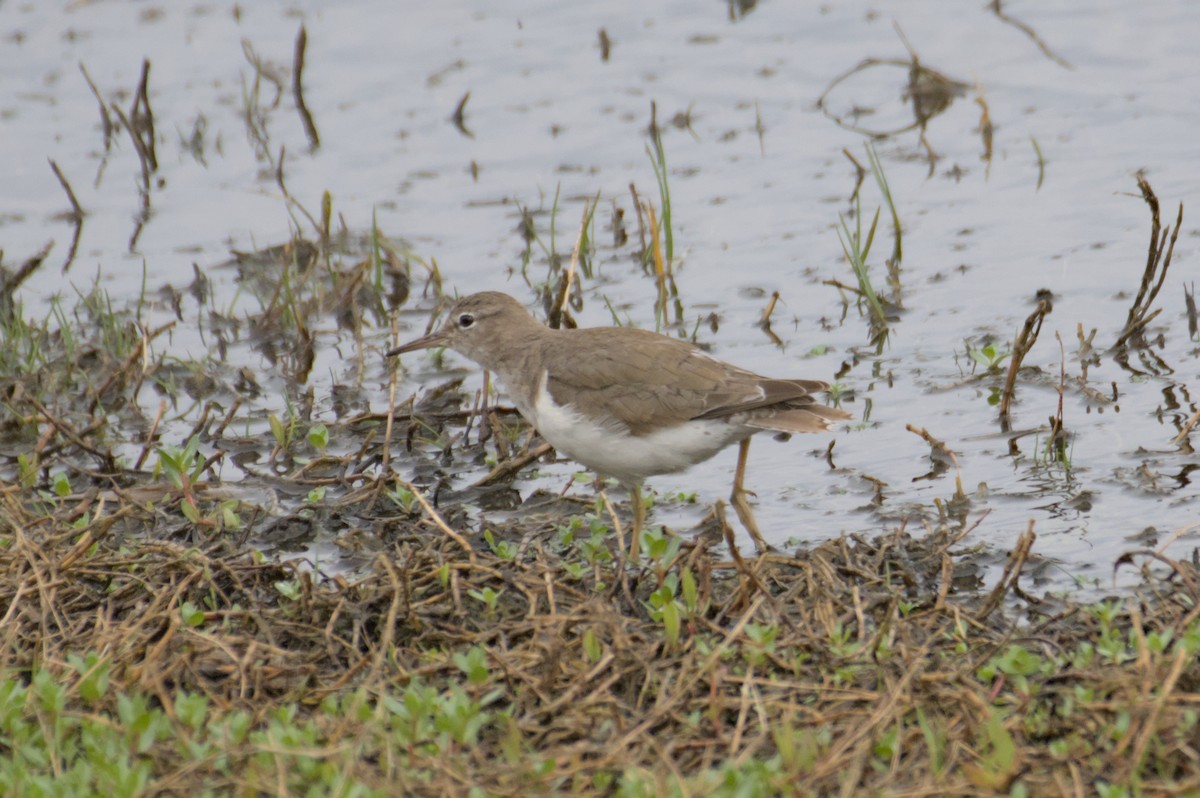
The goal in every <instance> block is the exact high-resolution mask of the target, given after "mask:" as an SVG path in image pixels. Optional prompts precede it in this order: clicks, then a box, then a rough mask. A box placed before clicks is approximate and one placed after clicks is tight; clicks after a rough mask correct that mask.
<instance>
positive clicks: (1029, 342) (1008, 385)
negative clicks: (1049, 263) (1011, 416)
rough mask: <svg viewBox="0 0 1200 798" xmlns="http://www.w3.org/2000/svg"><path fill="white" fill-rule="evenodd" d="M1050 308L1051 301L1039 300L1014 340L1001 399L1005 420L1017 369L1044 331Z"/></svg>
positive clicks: (1010, 402)
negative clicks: (1039, 334)
mask: <svg viewBox="0 0 1200 798" xmlns="http://www.w3.org/2000/svg"><path fill="white" fill-rule="evenodd" d="M1050 310H1051V305H1050V303H1049V302H1047V301H1046V300H1044V299H1042V300H1039V301H1038V305H1037V309H1036V310H1035V311H1033V313H1030V314H1029V318H1027V319H1025V326H1023V327H1022V328H1021V331H1020V332H1019V333H1017V337H1016V338H1015V339H1014V340H1013V348H1012V358H1011V359H1010V360H1009V361H1008V376H1007V377H1006V378H1005V380H1004V394H1003V396H1002V397H1001V399H1000V418H1001V419H1003V420H1004V421H1005V422H1007V420H1008V408H1009V406H1010V405H1012V398H1013V392H1014V391H1015V390H1016V386H1017V371H1018V370H1019V369H1020V368H1021V361H1022V360H1024V358H1025V355H1027V354H1028V353H1029V350H1030V349H1032V348H1033V345H1034V343H1036V342H1037V337H1038V333H1039V332H1041V331H1042V320H1043V319H1045V318H1046V314H1047V313H1049V312H1050Z"/></svg>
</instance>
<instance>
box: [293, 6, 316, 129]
mask: <svg viewBox="0 0 1200 798" xmlns="http://www.w3.org/2000/svg"><path fill="white" fill-rule="evenodd" d="M307 47H308V31H307V30H306V29H305V27H304V25H301V26H300V32H299V33H297V34H296V55H295V58H294V59H293V60H292V95H293V96H294V97H295V100H296V110H297V111H299V112H300V122H301V124H303V125H304V134H305V135H306V136H308V144H309V146H310V147H312V148H313V149H314V150H315V149H316V148H317V147H320V146H321V137H320V136H319V135H318V134H317V126H316V124H314V123H313V118H312V114H311V113H309V110H308V104H307V103H305V102H304V84H303V83H302V82H301V77H302V75H303V73H304V51H305V49H306V48H307Z"/></svg>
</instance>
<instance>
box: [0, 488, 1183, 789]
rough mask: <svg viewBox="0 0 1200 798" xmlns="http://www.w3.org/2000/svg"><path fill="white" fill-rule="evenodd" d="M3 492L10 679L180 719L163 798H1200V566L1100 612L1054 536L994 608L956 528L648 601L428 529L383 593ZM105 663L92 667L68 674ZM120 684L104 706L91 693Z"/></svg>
mask: <svg viewBox="0 0 1200 798" xmlns="http://www.w3.org/2000/svg"><path fill="white" fill-rule="evenodd" d="M3 500H4V501H3V516H2V520H0V541H2V543H3V545H2V546H0V618H2V625H0V630H2V648H0V671H2V672H3V674H4V676H5V678H6V679H8V680H16V683H24V682H28V683H31V684H32V683H34V682H35V677H36V674H37V673H39V672H43V671H48V672H50V673H53V674H55V675H56V677H57V679H58V680H60V681H61V684H62V685H64V686H65V694H64V701H65V707H66V709H67V710H69V712H72V713H82V714H86V715H87V716H89V717H102V718H104V719H105V722H106V723H107V724H110V725H111V727H112V728H113V729H114V733H117V732H120V731H121V730H122V729H123V724H125V723H127V722H128V721H127V720H126V717H125V715H123V714H122V711H121V708H120V706H119V705H120V702H121V701H123V700H124V701H127V700H128V697H129V696H143V697H144V698H145V699H146V700H147V702H148V703H147V706H149V707H151V708H161V710H162V713H163V717H164V718H165V720H164V721H163V722H164V723H166V724H167V725H168V727H169V732H164V734H163V736H162V738H161V739H159V740H158V742H157V743H155V744H154V745H151V746H149V747H147V748H146V749H145V750H139V751H137V753H136V757H135V759H137V760H139V761H143V762H145V763H146V764H148V766H149V771H150V774H151V779H150V781H149V782H148V787H154V788H155V789H162V790H166V791H169V792H185V791H186V792H191V791H194V790H198V789H217V790H227V789H239V788H250V789H251V790H252V791H253V790H259V791H265V792H271V793H275V794H289V793H290V792H292V791H294V790H298V789H300V787H301V784H302V782H298V781H297V779H299V778H300V775H301V774H302V773H303V772H304V770H303V768H300V767H299V766H298V765H297V764H296V762H297V760H298V759H300V760H303V761H306V762H307V761H313V762H325V763H326V764H331V765H336V771H337V773H339V774H340V776H341V777H344V778H348V779H349V780H350V782H352V783H353V784H357V785H359V786H361V787H363V788H374V789H380V790H389V789H396V788H402V789H404V790H405V791H411V792H414V793H420V794H460V793H465V792H467V791H468V790H469V788H471V787H472V786H478V787H481V788H483V790H484V791H486V793H488V794H512V793H514V792H520V793H528V792H529V791H531V790H532V791H571V792H580V793H590V792H607V791H609V790H611V789H614V788H618V787H619V788H620V790H621V791H622V792H626V793H631V794H695V793H701V794H713V793H721V792H727V793H729V794H732V793H733V792H736V789H734V788H735V787H737V786H738V785H742V786H744V787H746V788H753V789H765V790H769V791H772V792H793V791H797V790H798V791H800V792H804V793H810V794H815V793H820V794H833V793H838V794H843V795H851V794H864V793H873V794H886V795H916V794H941V795H976V794H980V793H981V792H988V791H992V790H996V791H1002V792H1008V791H1009V790H1013V789H1018V788H1019V789H1021V790H1024V792H1025V794H1029V795H1047V794H1067V795H1071V794H1089V793H1092V792H1094V791H1096V789H1097V785H1109V786H1112V785H1116V786H1122V785H1123V786H1124V788H1126V789H1130V790H1141V791H1142V792H1144V793H1146V794H1149V793H1155V794H1166V793H1171V794H1183V793H1184V792H1187V791H1188V790H1195V789H1197V788H1200V776H1197V775H1196V774H1197V773H1198V772H1200V771H1198V769H1197V767H1196V765H1197V762H1196V757H1197V753H1196V742H1197V738H1196V735H1197V733H1198V731H1197V721H1196V713H1197V703H1198V702H1200V696H1198V695H1197V689H1198V687H1200V665H1198V664H1197V659H1196V656H1195V655H1196V651H1197V649H1198V648H1200V623H1197V617H1198V614H1200V610H1197V598H1198V595H1197V584H1198V579H1200V574H1197V570H1196V567H1195V565H1194V564H1192V563H1187V562H1182V561H1171V562H1170V565H1171V567H1172V569H1173V570H1172V576H1171V578H1170V579H1168V580H1163V579H1161V578H1148V582H1147V585H1146V587H1145V589H1144V590H1142V591H1140V592H1138V593H1137V594H1136V595H1135V596H1133V597H1131V598H1129V599H1127V600H1124V601H1112V602H1109V603H1101V604H1096V605H1085V604H1072V603H1070V602H1064V601H1049V600H1035V599H1033V597H1031V596H1028V595H1027V594H1025V593H1024V592H1023V591H1021V590H1020V588H1019V581H1018V577H1019V573H1020V567H1021V562H1022V561H1023V560H1024V558H1025V557H1026V556H1027V555H1028V553H1029V546H1030V545H1031V544H1032V535H1027V536H1026V537H1024V538H1023V540H1022V544H1021V545H1020V546H1018V548H1017V550H1016V552H1015V553H1014V555H1013V558H1012V559H1011V560H1010V568H1009V569H1008V570H1007V571H1006V573H1005V575H1004V577H1003V578H1002V579H1001V580H1000V582H999V583H998V584H997V585H995V586H994V589H993V590H990V591H988V590H978V589H975V588H974V587H973V585H972V583H973V582H974V580H975V579H976V578H977V567H976V566H975V565H973V560H972V557H971V556H970V555H969V554H968V555H966V556H964V555H962V554H955V553H954V547H955V546H956V544H958V542H959V540H960V538H961V534H962V533H961V532H960V533H957V534H952V533H950V532H948V531H946V530H936V529H935V530H930V531H929V532H928V534H926V535H925V536H923V537H919V538H914V537H911V536H909V535H907V534H904V533H900V532H897V533H895V534H892V535H888V536H885V537H882V538H880V539H877V540H874V541H867V540H850V539H842V540H837V541H831V542H829V543H827V544H824V545H821V546H819V547H816V548H815V549H813V550H811V551H808V552H800V553H798V554H796V555H795V556H781V555H768V556H763V557H760V558H758V559H754V560H746V561H744V562H741V563H738V562H736V561H728V560H725V559H723V558H722V557H721V556H720V555H719V554H718V553H717V552H715V551H713V550H711V549H708V548H706V547H704V546H700V545H697V546H694V547H691V548H690V549H689V548H687V547H684V548H683V549H682V550H681V551H680V553H679V556H678V557H677V558H676V559H675V561H674V562H673V563H672V564H671V565H670V566H669V567H667V568H664V569H660V572H661V573H662V580H661V581H660V582H659V583H658V584H655V581H656V580H655V579H654V578H653V577H647V578H646V579H645V580H644V582H646V584H643V586H642V590H641V597H642V598H643V599H645V600H646V603H645V604H643V605H642V606H638V607H625V606H622V605H621V604H620V603H618V602H616V601H614V600H611V599H609V598H608V597H607V596H606V595H601V594H598V593H597V592H596V590H594V589H593V587H594V583H592V582H591V581H590V579H588V578H586V577H585V578H580V577H578V576H576V575H572V574H570V573H568V572H567V571H566V570H565V569H564V561H563V559H562V558H561V557H560V556H559V555H558V554H557V553H555V552H554V551H553V547H551V546H548V545H542V544H540V543H538V544H534V545H532V546H530V547H528V548H527V549H526V552H525V556H523V557H521V558H508V559H503V558H500V557H497V556H495V555H493V554H491V553H489V552H487V551H483V550H480V551H475V552H469V551H466V550H464V549H463V548H462V547H461V546H459V545H458V544H456V543H454V542H451V541H449V540H447V539H445V538H443V537H440V536H435V535H432V534H430V533H429V531H428V530H424V529H421V528H420V527H419V525H415V524H414V525H411V526H410V527H408V528H406V529H405V530H402V531H400V532H398V534H397V535H396V542H395V543H394V544H393V546H392V547H391V549H390V550H388V551H386V552H383V553H381V554H380V555H379V556H378V557H377V559H376V560H375V564H374V567H373V568H372V569H371V572H370V573H369V574H367V575H365V576H363V577H361V578H357V579H354V580H346V579H341V578H333V579H320V578H316V577H314V576H313V574H312V573H311V572H310V571H307V570H305V569H303V568H301V567H300V566H298V565H297V564H295V563H275V562H262V561H260V560H258V559H256V558H254V557H252V556H249V555H247V554H245V553H243V552H239V551H237V550H236V549H235V547H233V546H231V545H229V544H227V543H222V542H214V543H211V544H209V545H207V546H204V547H200V548H186V547H184V546H181V545H176V544H172V543H166V542H159V541H152V540H146V539H135V538H129V537H122V536H120V535H116V534H112V533H113V531H114V529H115V528H116V527H117V526H118V525H117V524H114V523H112V522H110V521H108V520H107V519H110V518H113V517H116V518H121V517H129V516H128V514H131V513H135V512H140V510H133V509H130V508H128V507H114V508H111V509H110V511H109V512H110V513H111V514H109V513H105V514H103V515H101V514H97V515H98V516H99V517H96V518H94V519H93V520H91V521H90V523H88V524H87V525H85V526H83V527H79V526H78V525H76V526H72V521H73V519H76V520H77V518H78V516H77V515H75V514H74V513H72V512H71V509H70V508H68V507H62V508H61V509H59V510H57V511H54V512H51V513H49V514H44V513H39V512H38V511H37V510H35V509H33V508H31V507H30V506H28V505H27V504H26V503H24V502H22V501H21V497H20V495H19V493H18V492H17V491H16V490H14V489H11V488H10V489H6V490H5V492H4V494H3ZM664 586H666V587H668V588H672V586H673V588H672V589H671V590H668V591H666V592H665V593H664V592H663V588H664ZM1018 594H1020V595H1022V596H1024V598H1016V596H1017V595H1018ZM655 597H657V598H655ZM667 602H670V603H673V604H674V605H675V607H676V611H677V613H678V617H679V620H680V623H679V625H678V627H677V628H675V627H672V626H671V625H670V624H669V623H668V622H667V621H666V616H667V614H664V613H663V612H662V611H661V610H662V608H663V607H664V606H665V604H666V603H667ZM88 652H91V653H92V654H93V655H94V656H93V657H92V659H91V660H89V661H90V662H91V663H92V664H91V666H90V668H91V670H90V671H89V670H85V669H81V668H80V667H73V666H72V663H73V662H74V663H76V665H77V663H78V662H79V661H80V657H81V656H82V655H84V654H86V653H88ZM98 668H103V671H104V673H105V674H106V678H107V682H108V688H107V690H106V691H105V692H104V693H103V694H102V695H99V696H92V697H90V698H89V697H87V696H85V692H86V691H84V690H83V689H82V687H83V686H84V685H85V683H86V681H87V678H88V675H89V673H93V674H94V672H95V671H96V669H98ZM181 695H182V696H189V697H193V698H194V697H197V696H200V697H203V700H204V702H205V706H206V707H207V711H208V715H207V720H206V723H205V727H206V728H212V729H220V728H225V726H224V725H222V724H225V723H227V722H229V719H230V718H234V717H240V718H243V719H244V722H245V723H246V724H247V726H248V728H250V729H255V730H259V731H261V732H262V733H263V734H266V732H267V731H269V730H270V729H273V728H276V727H278V726H279V725H280V723H281V720H280V719H281V717H283V718H286V719H287V724H286V725H285V726H284V728H289V727H290V728H293V730H294V732H295V734H296V735H298V737H297V738H296V739H302V740H303V741H304V742H303V744H300V743H297V742H295V741H293V742H292V743H287V744H285V743H284V742H281V740H282V739H283V738H268V737H265V736H260V737H257V738H256V737H254V736H253V735H250V736H243V737H241V738H236V739H235V738H232V737H231V738H229V739H228V740H226V742H225V744H223V745H222V746H218V749H219V750H217V751H214V752H212V753H210V754H209V755H207V756H206V757H201V758H200V759H195V758H191V757H189V756H187V755H186V751H187V748H186V746H183V745H181V744H180V742H181V741H185V740H191V741H192V742H193V743H195V744H197V745H198V744H199V743H200V742H201V741H204V742H206V744H210V745H211V744H212V741H211V740H206V739H204V740H202V738H203V734H202V732H201V730H199V729H196V728H193V727H191V726H189V725H187V724H186V723H185V722H184V720H183V719H182V718H181V715H180V712H179V711H178V709H177V707H179V706H180V696H181ZM422 702H424V703H422ZM422 707H424V708H423V709H422ZM149 711H150V710H149V709H148V710H147V712H149ZM23 712H27V713H31V714H32V716H34V717H37V716H42V717H44V716H45V714H46V710H45V709H39V708H38V707H37V705H36V703H35V702H33V701H30V702H29V706H26V707H25V708H24V709H23ZM281 712H282V713H283V715H281V714H280V713H281ZM422 712H424V713H425V714H424V715H422ZM239 713H240V714H239ZM126 714H127V713H126ZM422 718H423V719H422ZM305 730H307V731H305ZM301 732H303V734H301ZM280 733H282V732H280ZM205 750H209V749H205ZM10 753H11V752H10ZM58 755H59V756H62V755H63V754H62V752H59V753H58ZM1114 789H1115V787H1114ZM342 794H351V793H342ZM1113 794H1120V793H1113Z"/></svg>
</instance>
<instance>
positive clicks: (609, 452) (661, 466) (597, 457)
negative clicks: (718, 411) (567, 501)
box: [518, 373, 754, 483]
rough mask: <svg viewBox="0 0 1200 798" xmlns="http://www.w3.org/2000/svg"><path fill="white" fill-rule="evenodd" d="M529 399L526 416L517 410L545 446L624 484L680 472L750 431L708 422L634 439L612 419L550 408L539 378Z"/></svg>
mask: <svg viewBox="0 0 1200 798" xmlns="http://www.w3.org/2000/svg"><path fill="white" fill-rule="evenodd" d="M533 399H534V402H533V407H531V408H528V409H529V410H530V411H531V412H528V413H527V412H526V408H524V407H519V408H518V409H520V410H521V412H522V414H523V415H525V416H526V418H528V419H529V421H530V422H531V423H532V424H533V425H534V426H535V427H536V428H537V430H538V432H540V433H541V434H542V437H543V438H545V439H546V440H547V441H548V442H549V443H550V445H551V446H553V447H554V448H555V449H557V450H558V451H559V452H560V453H561V454H564V455H566V456H567V457H570V458H571V459H572V460H576V461H578V462H580V463H583V464H584V465H586V466H587V467H588V468H591V469H593V470H595V471H598V472H600V473H601V474H604V475H605V476H610V477H614V478H616V479H619V480H621V481H622V482H626V483H631V482H641V481H642V480H643V479H645V478H646V477H648V476H652V475H654V474H669V473H672V472H675V471H682V470H683V469H685V468H687V467H688V466H691V465H694V464H696V463H699V462H701V461H702V460H707V459H708V458H710V457H712V456H713V455H714V454H716V453H717V452H719V451H720V450H721V449H724V448H725V447H726V446H728V445H729V444H731V443H733V442H735V441H738V440H740V439H742V438H745V437H746V436H747V435H750V434H752V433H753V432H754V430H751V429H749V428H746V427H743V426H740V425H738V424H736V423H730V422H728V421H725V420H721V419H711V420H698V421H687V422H684V423H681V424H676V425H675V426H672V427H664V428H662V429H658V430H654V431H652V432H648V433H645V434H643V435H634V434H632V433H630V432H629V431H628V429H627V428H626V427H625V425H624V424H622V423H621V422H619V421H617V420H615V419H613V420H611V421H609V422H608V423H602V422H601V421H599V420H597V419H595V418H589V417H587V416H584V415H583V414H582V413H579V412H577V411H576V410H574V409H572V408H570V407H566V406H562V405H559V404H556V403H555V401H554V399H553V397H552V396H551V395H550V391H549V390H547V388H546V375H545V374H544V373H543V375H542V379H541V384H540V385H539V386H538V390H537V392H536V393H535V394H534V397H533Z"/></svg>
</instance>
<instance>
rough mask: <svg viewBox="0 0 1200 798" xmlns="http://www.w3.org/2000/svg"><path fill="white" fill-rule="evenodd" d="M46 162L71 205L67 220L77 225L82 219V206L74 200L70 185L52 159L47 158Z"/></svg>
mask: <svg viewBox="0 0 1200 798" xmlns="http://www.w3.org/2000/svg"><path fill="white" fill-rule="evenodd" d="M47 160H49V161H50V168H51V169H52V170H54V176H55V177H57V178H58V183H59V185H61V186H62V187H63V191H65V192H67V199H68V200H69V201H70V203H71V214H70V216H69V217H68V218H69V219H70V220H71V221H73V222H75V223H76V224H79V223H80V222H81V221H83V217H84V211H83V206H81V205H80V204H79V200H78V199H76V198H75V192H74V191H73V190H72V189H71V184H70V183H69V182H67V177H66V175H64V174H63V173H62V170H61V169H59V168H58V163H56V162H55V160H54V159H53V158H48V159H47Z"/></svg>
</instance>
